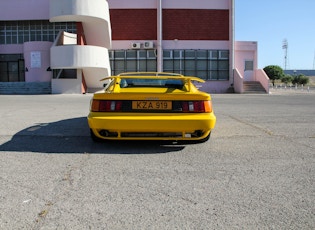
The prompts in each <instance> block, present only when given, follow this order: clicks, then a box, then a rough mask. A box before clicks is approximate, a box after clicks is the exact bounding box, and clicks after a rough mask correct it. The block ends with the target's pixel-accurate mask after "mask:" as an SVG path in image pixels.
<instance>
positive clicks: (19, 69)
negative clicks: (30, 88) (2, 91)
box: [0, 59, 25, 82]
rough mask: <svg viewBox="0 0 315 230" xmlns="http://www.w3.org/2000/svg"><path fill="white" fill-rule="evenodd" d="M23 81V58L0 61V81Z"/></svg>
mask: <svg viewBox="0 0 315 230" xmlns="http://www.w3.org/2000/svg"><path fill="white" fill-rule="evenodd" d="M17 81H25V71H24V60H23V59H20V60H18V61H4V62H0V82H17Z"/></svg>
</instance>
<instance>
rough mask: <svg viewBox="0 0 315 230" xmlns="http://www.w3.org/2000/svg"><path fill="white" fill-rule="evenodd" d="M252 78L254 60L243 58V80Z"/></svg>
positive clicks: (251, 79)
mask: <svg viewBox="0 0 315 230" xmlns="http://www.w3.org/2000/svg"><path fill="white" fill-rule="evenodd" d="M253 80H254V61H253V60H245V69H244V81H253Z"/></svg>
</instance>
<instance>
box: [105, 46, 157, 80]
mask: <svg viewBox="0 0 315 230" xmlns="http://www.w3.org/2000/svg"><path fill="white" fill-rule="evenodd" d="M109 60H110V64H111V69H112V75H117V74H120V73H124V72H155V71H156V70H157V68H156V53H155V51H154V50H111V51H109Z"/></svg>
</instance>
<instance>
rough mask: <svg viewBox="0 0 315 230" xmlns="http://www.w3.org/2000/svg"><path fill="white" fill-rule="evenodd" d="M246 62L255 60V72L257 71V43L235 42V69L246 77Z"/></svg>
mask: <svg viewBox="0 0 315 230" xmlns="http://www.w3.org/2000/svg"><path fill="white" fill-rule="evenodd" d="M245 60H254V70H256V69H257V66H258V65H257V42H251V41H248V42H246V41H245V42H243V41H242V42H240V41H236V42H235V68H236V69H237V70H238V71H239V73H240V74H241V75H242V76H244V69H245Z"/></svg>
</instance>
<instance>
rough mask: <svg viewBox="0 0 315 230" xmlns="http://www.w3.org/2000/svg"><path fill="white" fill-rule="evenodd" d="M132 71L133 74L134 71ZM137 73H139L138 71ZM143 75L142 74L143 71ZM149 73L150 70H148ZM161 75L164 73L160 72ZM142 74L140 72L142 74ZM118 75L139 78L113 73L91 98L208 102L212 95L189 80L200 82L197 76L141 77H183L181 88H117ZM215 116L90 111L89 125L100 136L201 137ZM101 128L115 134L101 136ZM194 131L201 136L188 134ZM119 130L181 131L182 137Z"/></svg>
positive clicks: (207, 131)
mask: <svg viewBox="0 0 315 230" xmlns="http://www.w3.org/2000/svg"><path fill="white" fill-rule="evenodd" d="M133 74H134V73H133ZM138 74H139V73H138ZM142 74H143V73H142ZM150 74H152V73H150ZM163 74H164V73H163ZM142 76H144V75H141V77H142ZM121 78H139V76H124V75H121V76H113V77H109V78H106V79H103V80H108V79H111V83H109V85H108V86H107V87H106V88H105V90H102V91H99V92H97V93H95V94H94V96H93V99H99V100H163V101H181V100H182V101H198V100H200V101H208V100H211V96H210V95H209V94H207V93H204V92H201V91H199V90H198V89H197V88H196V87H195V86H194V84H192V81H199V82H203V80H202V79H199V78H196V77H184V76H182V75H178V76H173V75H171V76H167V75H163V76H158V77H157V76H151V75H149V76H144V77H143V78H146V79H147V78H154V79H156V78H159V79H181V80H182V79H184V81H185V85H184V88H183V89H184V90H181V89H167V88H153V87H145V88H120V80H121ZM215 123H216V117H215V115H214V113H213V111H212V112H209V113H146V112H144V113H141V112H90V113H89V115H88V124H89V127H90V129H91V130H92V131H93V134H94V135H95V136H96V137H98V138H101V139H128V140H136V139H137V140H138V139H146V140H161V139H163V140H165V139H167V140H202V139H204V138H206V137H207V136H208V135H210V132H211V130H212V129H213V128H214V127H215ZM100 130H106V131H109V132H113V133H117V135H118V136H117V137H104V136H101V135H100V134H99V131H100ZM196 130H198V131H199V130H200V131H202V133H203V134H202V135H201V136H198V137H191V134H192V133H194V132H195V131H196ZM121 132H132V133H138V132H144V133H147V132H148V133H151V132H156V133H173V132H174V133H181V137H178V136H177V137H122V136H121Z"/></svg>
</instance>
